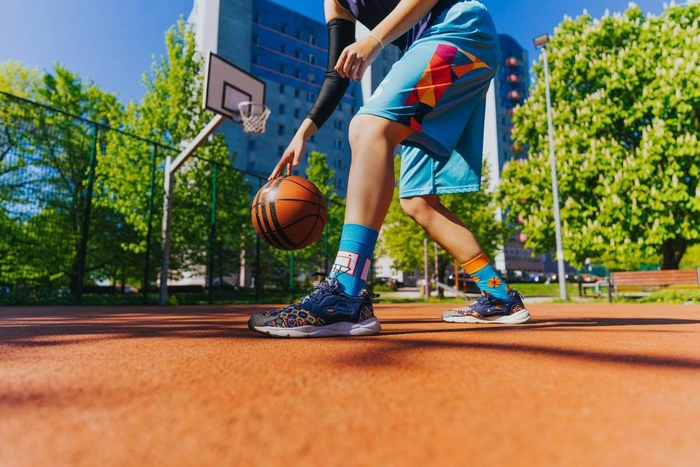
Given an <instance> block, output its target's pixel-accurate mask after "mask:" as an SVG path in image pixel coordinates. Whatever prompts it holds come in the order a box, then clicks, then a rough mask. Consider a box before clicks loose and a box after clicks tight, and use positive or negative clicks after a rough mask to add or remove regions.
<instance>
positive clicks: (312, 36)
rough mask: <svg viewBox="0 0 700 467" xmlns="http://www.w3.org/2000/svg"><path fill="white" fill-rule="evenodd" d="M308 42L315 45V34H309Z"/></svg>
mask: <svg viewBox="0 0 700 467" xmlns="http://www.w3.org/2000/svg"><path fill="white" fill-rule="evenodd" d="M309 44H311V45H316V36H314V35H313V34H309Z"/></svg>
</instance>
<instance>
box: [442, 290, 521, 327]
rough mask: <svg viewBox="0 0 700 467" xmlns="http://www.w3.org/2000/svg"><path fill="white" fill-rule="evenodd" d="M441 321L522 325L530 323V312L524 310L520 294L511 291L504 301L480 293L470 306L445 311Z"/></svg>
mask: <svg viewBox="0 0 700 467" xmlns="http://www.w3.org/2000/svg"><path fill="white" fill-rule="evenodd" d="M442 320H443V321H445V322H448V323H489V324H494V323H496V324H522V323H527V322H528V321H530V312H528V311H527V309H526V308H525V304H524V303H523V296H522V294H521V293H520V292H517V291H515V290H511V291H510V292H509V293H508V298H506V299H500V298H496V297H494V296H493V295H491V294H489V293H482V294H481V297H479V298H478V299H477V300H476V301H475V302H474V303H472V304H471V305H467V306H465V307H461V308H455V309H453V310H447V311H445V312H444V313H443V314H442Z"/></svg>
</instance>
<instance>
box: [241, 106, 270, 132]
mask: <svg viewBox="0 0 700 467" xmlns="http://www.w3.org/2000/svg"><path fill="white" fill-rule="evenodd" d="M238 110H239V111H240V114H241V123H242V124H243V131H244V132H245V133H265V124H266V123H267V119H268V117H269V116H270V108H269V107H268V106H266V105H264V104H255V103H253V102H241V103H240V104H238Z"/></svg>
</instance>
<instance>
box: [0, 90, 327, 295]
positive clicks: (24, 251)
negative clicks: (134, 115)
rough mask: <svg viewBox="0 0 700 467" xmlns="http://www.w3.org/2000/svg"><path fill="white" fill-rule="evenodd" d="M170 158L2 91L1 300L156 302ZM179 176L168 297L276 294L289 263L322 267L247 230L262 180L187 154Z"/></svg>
mask: <svg viewBox="0 0 700 467" xmlns="http://www.w3.org/2000/svg"><path fill="white" fill-rule="evenodd" d="M175 155H177V150H176V149H175V148H172V147H169V146H167V145H164V144H160V143H159V142H156V141H151V140H149V139H146V138H141V137H139V136H137V135H133V134H129V133H127V132H124V131H121V130H119V129H114V128H110V127H108V126H106V125H103V124H100V123H99V122H93V121H89V120H86V119H84V118H81V117H79V116H76V115H71V114H69V113H66V112H62V111H60V110H58V109H54V108H50V107H47V106H44V105H41V104H38V103H35V102H31V101H28V100H26V99H22V98H19V97H16V96H12V95H9V94H5V93H0V305H3V304H5V305H17V304H81V303H90V304H96V303H105V304H110V303H120V304H127V303H134V304H138V303H143V304H155V303H156V302H157V287H156V281H157V277H158V269H159V265H160V262H161V217H162V212H163V167H164V161H165V158H166V157H167V156H175ZM177 177H178V179H177V185H176V189H175V192H174V196H175V200H176V201H175V204H174V208H173V235H172V247H171V264H172V268H171V270H172V271H173V272H172V275H171V281H169V282H170V283H171V287H170V288H171V297H172V299H171V303H213V302H225V301H246V300H249V301H258V300H262V299H265V301H270V300H272V301H274V300H275V299H276V298H278V297H286V296H287V295H289V293H290V292H293V290H294V284H295V269H296V270H300V269H301V270H306V269H308V270H310V269H313V268H314V267H315V266H317V264H309V265H299V264H297V265H294V256H293V255H291V256H284V255H283V254H280V253H279V252H275V251H272V250H271V248H270V247H268V246H267V245H265V244H264V243H263V242H260V239H259V238H258V237H257V235H255V233H254V232H253V229H252V225H251V223H250V211H249V209H250V201H251V197H252V194H253V193H254V192H255V191H257V189H258V187H259V186H261V185H262V183H263V178H262V177H261V176H259V175H256V174H250V173H246V172H243V171H240V170H236V169H234V168H233V167H232V166H231V165H229V164H226V163H215V162H213V161H209V160H205V159H202V158H197V157H194V158H193V160H192V162H191V163H189V165H188V168H187V170H183V171H182V172H181V173H178V174H177ZM326 256H327V252H326ZM324 261H325V262H327V258H324V259H321V260H319V261H317V263H323V262H324ZM290 264H291V265H292V266H295V268H293V269H291V270H290V269H289V266H290ZM241 276H243V278H241Z"/></svg>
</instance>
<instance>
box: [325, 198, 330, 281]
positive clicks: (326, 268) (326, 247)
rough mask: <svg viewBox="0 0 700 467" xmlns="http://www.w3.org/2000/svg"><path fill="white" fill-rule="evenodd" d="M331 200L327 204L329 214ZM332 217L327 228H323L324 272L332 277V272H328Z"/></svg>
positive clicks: (327, 221) (327, 222)
mask: <svg viewBox="0 0 700 467" xmlns="http://www.w3.org/2000/svg"><path fill="white" fill-rule="evenodd" d="M330 203H331V202H330V200H328V201H327V202H326V205H327V206H328V207H329V209H328V214H330ZM330 223H331V217H330V215H329V216H328V218H327V220H326V226H325V227H324V228H323V269H324V270H323V272H324V273H325V274H326V276H330V275H331V272H330V271H329V270H328V230H329V229H330Z"/></svg>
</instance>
